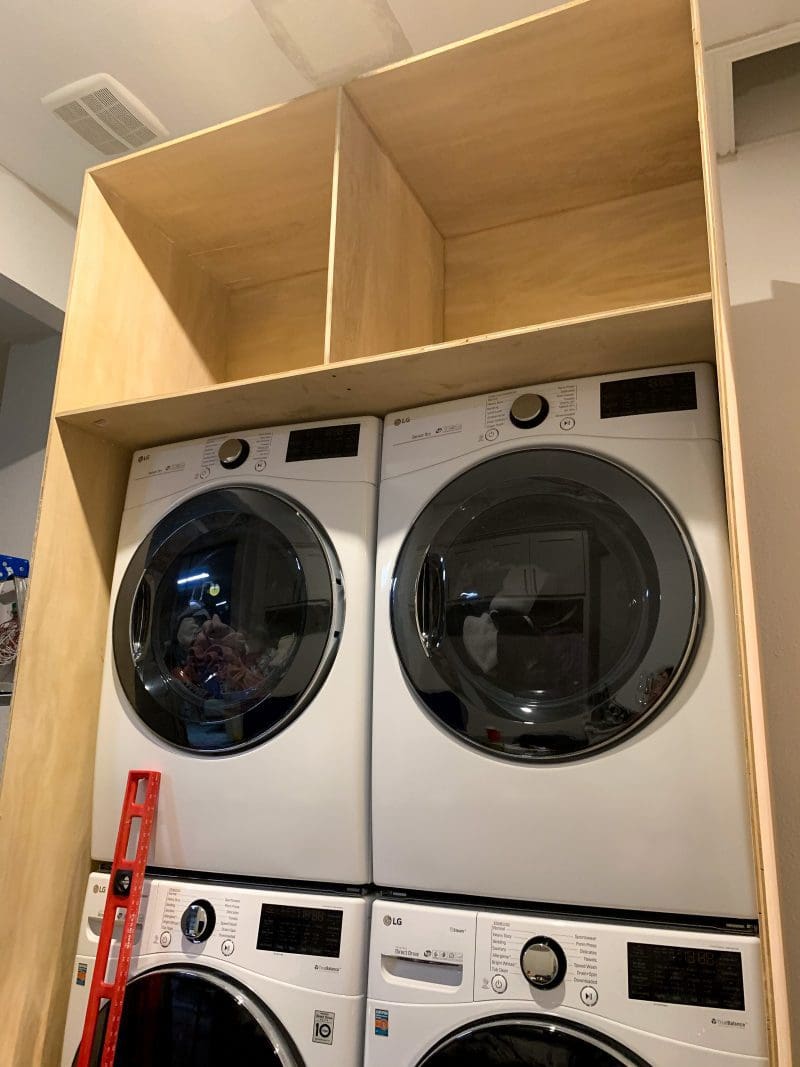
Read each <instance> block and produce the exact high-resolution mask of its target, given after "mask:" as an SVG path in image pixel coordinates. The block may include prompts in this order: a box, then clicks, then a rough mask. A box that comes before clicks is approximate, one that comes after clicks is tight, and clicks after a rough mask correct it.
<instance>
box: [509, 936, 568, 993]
mask: <svg viewBox="0 0 800 1067" xmlns="http://www.w3.org/2000/svg"><path fill="white" fill-rule="evenodd" d="M519 964H520V967H521V968H522V973H523V974H524V976H525V978H526V979H527V980H528V981H529V982H530V984H531V985H532V986H533V987H534V989H553V988H555V986H557V985H560V984H561V983H562V982H563V981H564V975H565V974H566V973H567V957H566V956H565V955H564V950H563V949H562V947H561V945H559V943H558V942H557V941H554V940H553V938H552V937H532V938H531V939H530V941H527V942H526V943H525V945H524V947H523V949H522V952H521V953H520V957H519Z"/></svg>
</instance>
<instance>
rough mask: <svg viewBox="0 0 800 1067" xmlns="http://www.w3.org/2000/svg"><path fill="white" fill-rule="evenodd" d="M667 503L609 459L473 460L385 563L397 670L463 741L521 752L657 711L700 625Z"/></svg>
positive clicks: (609, 733)
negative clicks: (391, 578)
mask: <svg viewBox="0 0 800 1067" xmlns="http://www.w3.org/2000/svg"><path fill="white" fill-rule="evenodd" d="M699 617H700V582H699V573H698V568H697V565H696V562H695V559H694V554H693V551H692V548H691V545H690V544H689V540H688V537H687V536H686V534H685V532H684V531H683V529H682V527H681V526H680V525H679V523H678V521H677V519H676V518H675V516H674V515H673V514H672V512H671V510H670V509H669V507H668V506H667V505H666V504H665V503H664V502H663V501H661V500H660V499H659V498H658V497H657V496H656V494H655V493H654V492H653V491H652V490H651V489H650V488H649V487H648V486H646V485H645V484H644V483H643V482H642V481H641V480H640V479H639V478H637V477H635V476H634V475H633V474H631V473H630V472H628V471H626V470H625V469H623V468H622V467H620V466H618V465H616V464H614V463H611V462H609V461H606V460H603V459H601V458H599V457H597V456H593V455H590V454H587V453H581V452H575V451H571V450H567V449H544V448H542V449H530V450H527V451H522V452H515V453H511V454H508V455H505V456H500V457H498V458H496V459H491V460H488V461H487V462H485V463H482V464H480V465H478V466H477V467H473V468H472V469H471V470H469V471H467V472H466V473H465V474H463V475H461V476H459V477H458V478H456V479H455V480H454V481H452V482H451V483H450V484H449V485H448V486H446V487H445V488H444V489H443V490H442V491H441V492H440V493H439V494H438V495H437V496H436V497H434V499H433V500H432V501H431V502H430V503H429V504H428V505H427V507H426V508H425V509H424V510H423V511H422V513H421V514H420V515H419V516H418V518H417V520H416V522H415V523H414V525H413V527H412V529H411V532H410V534H409V536H408V538H407V539H406V542H405V544H404V545H403V548H402V550H401V553H400V556H399V559H398V562H397V567H396V571H395V583H394V590H393V597H392V624H393V631H394V637H395V642H396V645H397V649H398V653H399V656H400V659H401V662H402V664H403V667H404V670H405V672H406V675H407V677H408V679H409V681H410V683H411V684H412V685H413V687H414V688H415V690H416V691H417V693H418V695H419V697H420V699H421V700H422V701H423V703H424V704H425V706H426V707H427V708H428V710H429V711H430V712H431V713H432V714H433V715H434V716H435V717H436V718H437V719H438V720H439V721H440V722H441V723H442V725H444V726H446V727H447V728H449V729H450V730H453V731H454V732H456V733H457V734H458V735H459V736H460V737H462V738H463V739H464V740H466V741H469V742H471V743H472V744H475V745H478V746H480V747H483V748H485V749H487V750H490V751H493V752H496V753H500V754H503V755H506V756H509V757H512V758H519V759H528V760H536V759H563V758H572V757H576V756H581V755H586V754H588V753H590V752H592V751H596V750H598V749H600V748H605V747H608V746H609V745H612V744H615V743H617V742H619V741H620V740H622V738H624V737H625V736H627V735H628V734H629V733H630V732H631V731H632V730H633V729H635V728H637V727H638V726H641V725H642V724H643V723H644V722H646V721H647V719H648V718H649V717H650V716H652V715H653V714H654V713H655V712H656V710H657V709H658V708H659V707H661V706H663V705H664V704H665V703H666V702H667V700H668V698H669V696H670V694H671V693H672V692H673V691H674V690H675V688H676V686H677V685H678V683H679V680H680V676H681V673H682V672H683V671H684V670H685V668H686V666H687V665H688V663H689V659H690V655H691V652H692V649H693V647H694V644H695V641H696V637H697V634H698V631H699Z"/></svg>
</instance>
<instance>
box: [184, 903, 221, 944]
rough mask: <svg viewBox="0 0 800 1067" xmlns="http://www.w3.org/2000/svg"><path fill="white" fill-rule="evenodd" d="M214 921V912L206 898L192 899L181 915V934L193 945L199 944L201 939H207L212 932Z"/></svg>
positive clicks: (215, 920) (215, 921) (215, 918)
mask: <svg viewBox="0 0 800 1067" xmlns="http://www.w3.org/2000/svg"><path fill="white" fill-rule="evenodd" d="M216 923H217V916H216V913H215V911H214V908H213V906H212V905H211V904H210V903H209V902H208V901H207V900H193V901H192V903H191V904H190V905H189V907H188V908H187V909H186V911H185V912H184V913H183V915H181V930H183V936H184V937H185V938H186V940H187V941H191V942H192V944H194V945H197V944H200V942H201V941H208V939H209V937H211V935H212V934H213V933H214V927H215V926H216Z"/></svg>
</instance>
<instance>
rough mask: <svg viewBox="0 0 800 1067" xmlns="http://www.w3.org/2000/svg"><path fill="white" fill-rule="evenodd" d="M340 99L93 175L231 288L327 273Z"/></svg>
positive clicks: (297, 107) (251, 119)
mask: <svg viewBox="0 0 800 1067" xmlns="http://www.w3.org/2000/svg"><path fill="white" fill-rule="evenodd" d="M336 96H337V90H335V89H328V90H324V91H323V92H319V93H313V94H310V95H308V96H304V97H300V98H299V99H297V100H293V101H291V102H290V103H287V104H281V105H279V106H277V107H273V108H269V109H268V110H266V111H261V112H257V113H256V114H254V115H250V116H247V117H245V118H243V119H238V120H236V121H234V122H230V123H225V124H223V125H221V126H216V127H213V128H212V129H210V130H206V131H203V132H202V133H197V134H192V135H190V136H188V137H184V138H181V139H180V140H177V141H173V142H171V143H169V144H166V145H162V146H158V147H156V148H152V149H148V150H146V151H144V152H140V153H138V154H137V155H134V156H130V157H128V158H126V159H123V160H120V161H118V162H115V163H108V164H105V165H103V166H101V167H96V168H95V169H94V170H93V171H92V172H91V174H92V176H93V179H94V180H95V181H96V182H97V184H98V185H99V186H100V187H101V188H102V189H103V191H104V192H106V193H108V194H111V193H114V194H116V195H117V196H119V197H120V198H121V199H122V200H124V201H125V202H126V203H128V204H130V205H131V206H132V207H134V208H135V209H136V210H137V211H139V212H141V213H142V214H143V215H144V216H146V217H147V218H149V219H150V220H152V222H154V223H155V225H156V226H158V227H159V228H160V229H161V230H163V231H164V233H166V234H167V235H168V236H169V237H170V239H171V240H172V241H174V242H175V244H177V245H179V246H180V247H181V248H182V249H183V250H184V251H185V252H186V253H188V255H189V256H191V257H192V258H193V259H194V261H195V262H196V264H197V265H198V266H200V267H202V268H203V269H204V270H206V271H208V272H209V273H210V274H211V275H212V276H213V277H214V278H216V279H217V280H218V281H219V282H222V283H223V284H225V285H234V286H237V285H242V286H253V285H256V284H258V283H260V282H266V281H272V280H275V279H277V278H287V277H290V276H293V275H298V274H306V273H308V272H310V271H315V270H321V269H323V268H324V267H325V266H326V264H327V261H328V235H329V228H330V205H331V187H332V182H333V153H334V139H335V133H336Z"/></svg>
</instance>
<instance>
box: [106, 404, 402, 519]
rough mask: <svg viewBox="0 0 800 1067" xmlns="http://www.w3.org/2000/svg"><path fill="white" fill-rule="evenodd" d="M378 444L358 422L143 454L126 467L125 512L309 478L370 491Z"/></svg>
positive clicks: (247, 433) (268, 431)
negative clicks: (222, 488)
mask: <svg viewBox="0 0 800 1067" xmlns="http://www.w3.org/2000/svg"><path fill="white" fill-rule="evenodd" d="M380 440H381V423H380V420H378V419H376V418H371V417H364V418H361V419H348V420H345V421H342V420H330V421H326V422H319V423H307V424H304V425H300V426H277V427H272V428H264V429H255V430H242V431H240V432H238V433H236V432H234V433H227V434H218V435H215V436H214V437H206V438H197V439H196V440H194V441H183V442H179V443H177V444H172V445H160V446H158V447H156V448H148V449H144V450H142V451H140V452H137V453H135V455H134V457H133V462H132V463H131V473H130V479H129V482H128V496H127V499H126V507H133V506H136V505H138V504H141V503H144V502H146V501H149V500H157V499H160V498H161V497H165V496H169V495H171V494H173V493H176V492H180V491H181V490H186V489H193V490H197V491H202V490H204V489H206V488H211V487H212V486H215V487H216V486H217V485H218V484H219V483H220V482H221V483H222V484H225V482H228V483H229V484H230V483H231V482H233V484H256V485H257V484H259V482H261V481H264V480H271V479H276V480H278V479H280V480H287V481H289V480H297V481H302V480H304V479H313V481H315V482H342V483H354V484H355V483H368V484H373V485H374V484H375V483H376V482H377V480H378V467H379V461H380ZM287 492H288V493H291V489H290V488H288V487H287Z"/></svg>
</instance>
